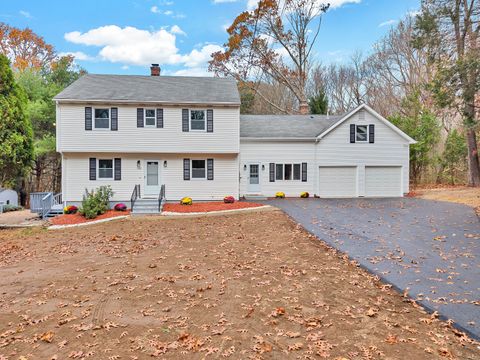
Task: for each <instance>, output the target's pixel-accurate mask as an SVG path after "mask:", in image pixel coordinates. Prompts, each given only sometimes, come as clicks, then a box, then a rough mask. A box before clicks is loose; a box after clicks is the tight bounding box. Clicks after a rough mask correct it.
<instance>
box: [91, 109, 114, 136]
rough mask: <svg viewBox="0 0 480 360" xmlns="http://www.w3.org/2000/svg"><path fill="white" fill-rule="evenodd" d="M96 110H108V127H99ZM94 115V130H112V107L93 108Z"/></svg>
mask: <svg viewBox="0 0 480 360" xmlns="http://www.w3.org/2000/svg"><path fill="white" fill-rule="evenodd" d="M95 110H108V127H106V128H97V123H96V121H95V119H96V117H95ZM92 117H93V119H92V120H93V127H92V129H94V130H98V131H110V129H111V127H112V113H111V109H110V108H107V107H98V108H93V114H92Z"/></svg>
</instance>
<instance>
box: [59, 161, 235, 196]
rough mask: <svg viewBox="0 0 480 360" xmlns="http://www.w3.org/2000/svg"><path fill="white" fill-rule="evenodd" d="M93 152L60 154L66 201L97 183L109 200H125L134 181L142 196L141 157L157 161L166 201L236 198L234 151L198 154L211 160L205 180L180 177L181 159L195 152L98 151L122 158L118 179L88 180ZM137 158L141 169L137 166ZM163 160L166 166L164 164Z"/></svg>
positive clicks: (143, 176)
mask: <svg viewBox="0 0 480 360" xmlns="http://www.w3.org/2000/svg"><path fill="white" fill-rule="evenodd" d="M98 156H99V154H96V153H64V154H63V167H62V168H63V174H62V175H63V179H62V180H63V182H62V183H63V185H62V186H63V189H62V192H63V195H64V199H65V200H66V201H67V202H75V203H78V202H80V201H81V200H82V196H83V194H84V192H85V188H87V189H89V190H91V189H94V188H97V187H99V186H101V185H111V186H112V189H113V191H114V196H113V199H112V201H116V202H119V201H121V202H129V201H130V197H131V195H132V191H133V187H134V186H135V184H140V189H141V193H142V196H143V195H144V190H145V169H144V166H145V163H144V160H145V159H152V158H155V159H158V160H159V161H160V163H159V164H160V183H161V184H165V188H166V197H167V200H171V201H178V200H180V199H181V198H182V197H185V196H189V197H191V198H193V200H194V201H198V200H222V199H223V198H224V197H225V196H227V195H232V196H234V197H235V198H236V199H238V188H239V185H238V156H237V155H235V154H202V158H205V159H207V158H209V159H210V158H211V159H214V161H215V170H214V171H215V177H214V180H209V181H202V182H201V183H200V182H199V181H191V180H190V181H185V180H183V159H184V158H192V159H193V158H198V155H196V154H188V153H187V154H125V153H111V154H102V156H101V158H121V159H122V180H121V181H114V180H104V179H102V180H101V181H99V180H94V181H93V180H92V181H91V180H89V176H88V161H89V158H91V157H95V158H99V157H98ZM139 160H140V164H141V168H140V169H139V168H138V167H137V162H138V161H139ZM164 161H167V166H166V167H164V165H163V164H164Z"/></svg>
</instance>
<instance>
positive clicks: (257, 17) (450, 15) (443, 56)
mask: <svg viewBox="0 0 480 360" xmlns="http://www.w3.org/2000/svg"><path fill="white" fill-rule="evenodd" d="M323 16H328V5H319V2H318V1H317V0H283V1H275V0H262V1H260V2H259V3H258V6H257V8H256V9H255V10H253V11H251V12H244V13H242V14H240V15H239V16H238V17H237V18H236V19H235V21H234V22H233V24H232V25H231V26H230V28H228V30H227V31H228V33H229V35H230V37H229V39H228V42H227V43H226V44H225V49H226V50H225V51H223V52H218V53H216V54H214V55H213V58H212V61H211V62H210V70H212V71H214V72H215V73H216V74H221V75H229V76H234V77H235V78H236V79H237V80H238V81H239V83H240V87H239V88H240V93H241V96H242V109H241V111H242V112H243V113H257V114H262V113H278V114H289V113H305V112H306V109H309V110H310V112H311V113H315V114H326V113H330V114H342V113H346V112H348V111H349V110H351V109H353V108H355V107H356V106H358V105H360V104H362V103H367V104H369V105H370V106H372V107H373V108H374V109H375V110H377V111H378V112H379V113H380V114H382V115H383V116H385V117H387V118H388V119H389V120H391V121H392V122H393V123H394V124H395V125H397V126H398V127H400V128H401V129H402V130H404V131H405V132H406V133H407V134H409V135H410V136H411V137H413V138H414V139H416V140H417V141H418V143H417V144H416V145H413V146H412V147H411V180H412V182H413V183H415V184H419V183H452V184H456V183H469V184H470V185H473V186H480V167H479V162H478V154H477V140H476V136H477V133H478V123H479V113H480V94H479V90H480V52H479V35H480V34H479V33H480V0H423V1H422V6H421V11H420V13H419V14H418V15H417V14H416V15H406V16H405V17H404V18H403V19H402V20H401V21H399V23H398V24H397V25H396V26H395V27H394V28H392V29H391V31H390V32H389V33H388V34H387V35H386V36H385V37H383V38H382V39H380V40H379V41H378V42H377V43H376V44H375V46H374V49H373V51H371V52H368V53H362V52H356V53H354V54H353V55H352V56H351V57H350V59H349V61H347V62H341V63H333V64H329V65H324V64H321V63H319V62H318V60H317V59H316V56H315V54H314V51H313V50H312V49H313V48H314V45H315V43H317V42H321V32H320V26H321V21H322V17H323ZM305 102H307V104H308V105H309V108H305Z"/></svg>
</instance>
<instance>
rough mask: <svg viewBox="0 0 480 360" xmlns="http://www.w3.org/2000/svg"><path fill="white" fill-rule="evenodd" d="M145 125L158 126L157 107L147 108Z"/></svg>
mask: <svg viewBox="0 0 480 360" xmlns="http://www.w3.org/2000/svg"><path fill="white" fill-rule="evenodd" d="M145 126H146V127H156V126H157V116H156V111H155V109H145Z"/></svg>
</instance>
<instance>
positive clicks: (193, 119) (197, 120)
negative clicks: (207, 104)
mask: <svg viewBox="0 0 480 360" xmlns="http://www.w3.org/2000/svg"><path fill="white" fill-rule="evenodd" d="M190 130H192V131H205V130H206V115H205V110H190Z"/></svg>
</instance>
